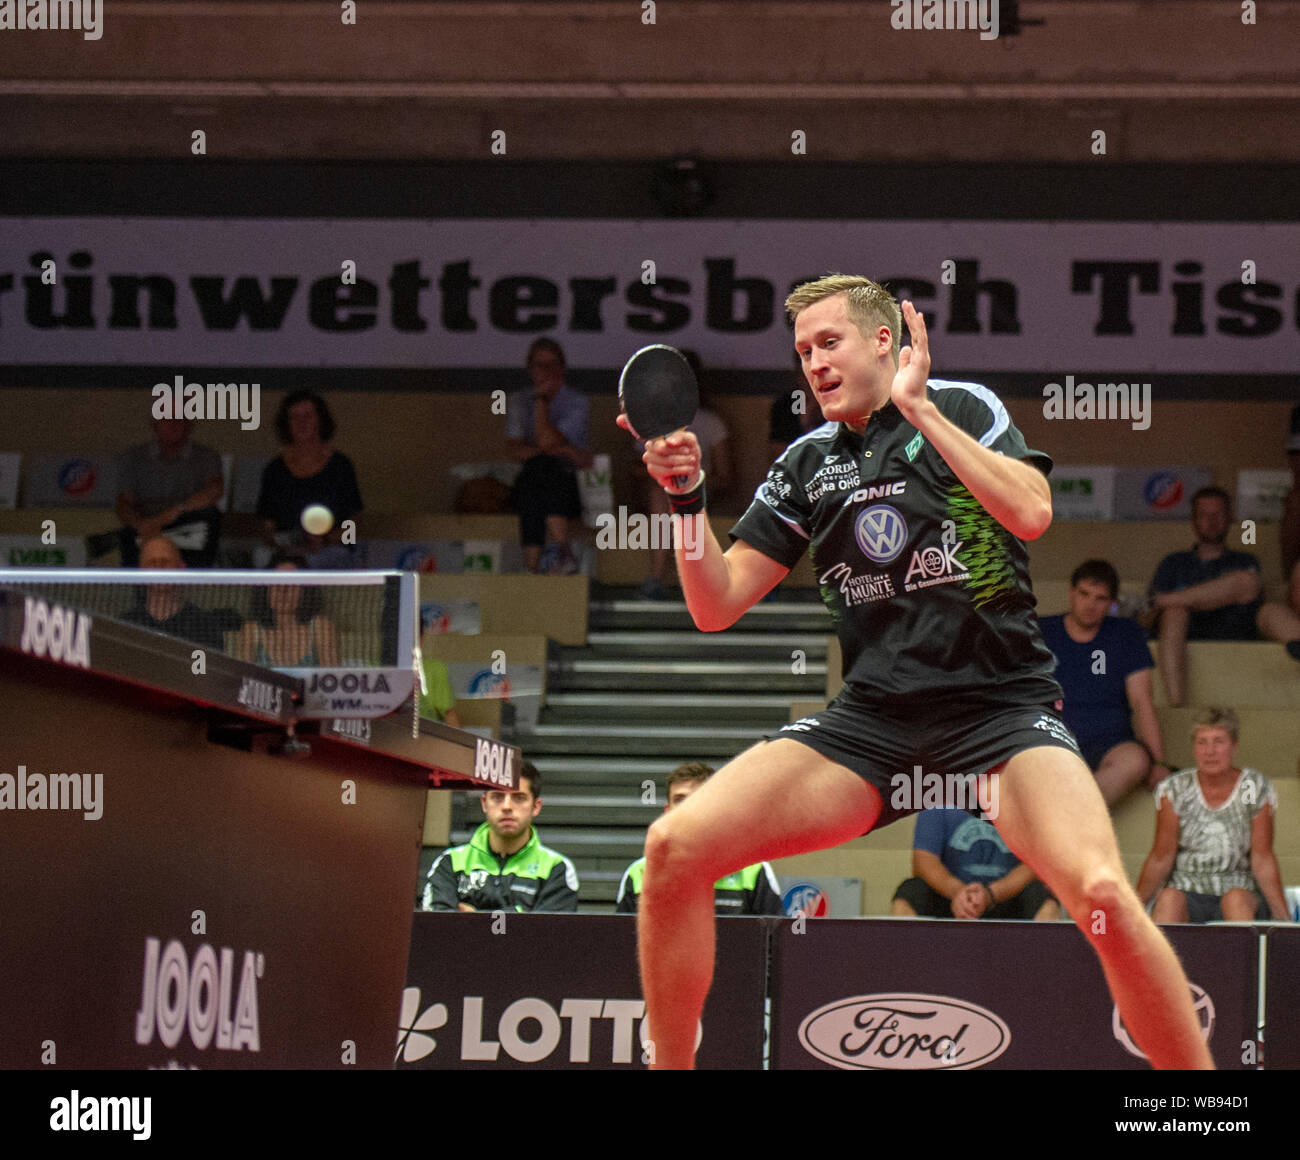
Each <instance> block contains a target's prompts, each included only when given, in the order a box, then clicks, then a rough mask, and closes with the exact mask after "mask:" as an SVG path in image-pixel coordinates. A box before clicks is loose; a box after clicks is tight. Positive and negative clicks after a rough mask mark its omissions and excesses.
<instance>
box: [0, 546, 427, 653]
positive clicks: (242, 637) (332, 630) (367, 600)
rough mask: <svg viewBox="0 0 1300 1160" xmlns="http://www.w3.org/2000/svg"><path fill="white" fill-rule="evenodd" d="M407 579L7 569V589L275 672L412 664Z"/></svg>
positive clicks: (0, 578) (3, 573)
mask: <svg viewBox="0 0 1300 1160" xmlns="http://www.w3.org/2000/svg"><path fill="white" fill-rule="evenodd" d="M74 576H75V578H73V577H74ZM20 577H21V578H20ZM407 579H408V580H409V579H410V578H409V577H408V578H407ZM402 580H403V577H402V576H401V575H400V574H399V573H392V572H389V573H376V572H341V573H340V572H316V571H292V572H290V571H283V572H276V571H270V572H231V571H226V572H215V571H206V572H199V571H197V570H195V571H187V572H181V571H144V570H135V569H132V570H130V571H126V570H122V571H109V570H103V571H100V570H98V569H95V570H89V571H86V570H83V571H77V572H75V573H74V572H72V571H61V572H57V573H51V572H50V571H42V572H39V573H35V574H34V573H32V572H24V573H16V572H14V571H12V570H8V569H0V583H3V584H5V585H6V586H10V585H12V586H13V587H17V588H21V589H22V590H23V591H24V592H27V593H30V594H32V595H35V596H40V597H43V598H44V599H46V600H50V601H55V602H57V603H59V604H62V605H65V606H68V607H72V608H76V609H79V610H82V611H85V612H89V613H91V614H92V615H93V616H95V617H108V618H110V619H113V620H119V621H124V622H126V623H128V624H135V625H138V626H140V627H142V628H146V629H149V630H151V631H153V632H159V633H162V634H163V635H165V636H169V637H172V638H174V639H178V640H185V641H189V642H190V643H192V644H194V645H196V646H198V647H202V648H212V649H217V650H218V651H221V652H224V653H227V654H228V655H230V656H232V657H236V658H238V659H240V660H246V661H251V662H253V663H255V664H260V665H264V666H267V667H270V668H330V667H344V668H351V667H372V666H403V665H406V666H409V664H410V656H411V653H410V641H408V642H407V647H406V649H405V651H404V654H403V650H402V649H401V648H400V646H399V637H401V635H402V630H403V627H404V625H405V628H406V632H407V633H409V632H410V628H409V624H405V622H407V621H409V619H410V615H408V616H406V617H404V616H403V615H402V611H403V602H404V599H405V598H404V596H403V585H402V583H401V581H402Z"/></svg>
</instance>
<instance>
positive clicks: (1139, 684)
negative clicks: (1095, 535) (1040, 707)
mask: <svg viewBox="0 0 1300 1160" xmlns="http://www.w3.org/2000/svg"><path fill="white" fill-rule="evenodd" d="M1118 596H1119V575H1118V574H1117V573H1116V571H1115V569H1114V567H1113V566H1112V565H1111V564H1110V563H1109V562H1108V561H1106V560H1085V561H1084V562H1083V563H1082V564H1080V565H1079V566H1078V567H1077V568H1076V569H1075V570H1074V575H1072V576H1071V577H1070V611H1069V612H1067V613H1065V614H1064V615H1063V616H1044V617H1042V618H1041V620H1040V621H1039V625H1040V627H1041V628H1042V630H1043V640H1044V641H1046V643H1047V647H1048V648H1050V649H1051V650H1052V652H1053V653H1054V654H1055V656H1056V680H1057V682H1058V683H1059V684H1060V686H1061V689H1062V691H1063V692H1064V693H1065V701H1064V704H1063V707H1062V709H1061V716H1062V717H1063V718H1064V719H1065V723H1066V724H1067V725H1068V726H1069V727H1070V732H1072V733H1073V734H1074V736H1075V737H1076V738H1077V739H1078V741H1079V747H1080V749H1081V750H1082V751H1083V759H1084V761H1086V762H1087V763H1088V765H1089V767H1090V768H1091V769H1092V772H1093V774H1094V775H1095V776H1096V778H1097V786H1098V788H1100V790H1101V796H1102V797H1104V798H1105V799H1106V805H1107V806H1108V807H1110V808H1112V809H1113V808H1114V806H1115V803H1116V802H1118V801H1119V800H1120V799H1121V798H1122V797H1124V795H1125V794H1127V793H1128V792H1129V790H1131V789H1133V788H1134V787H1135V786H1137V785H1140V784H1141V783H1142V782H1143V781H1144V780H1145V781H1146V782H1147V784H1148V785H1149V786H1151V787H1154V786H1155V785H1156V783H1157V782H1159V781H1160V780H1161V779H1162V778H1165V777H1168V776H1169V774H1170V772H1171V767H1170V766H1168V765H1166V764H1165V760H1164V757H1165V751H1164V743H1163V742H1162V741H1161V739H1160V722H1159V721H1158V720H1157V719H1156V707H1155V704H1154V702H1153V701H1152V700H1151V669H1152V664H1151V650H1150V649H1149V648H1148V647H1147V639H1146V634H1145V633H1144V632H1143V631H1142V629H1141V628H1140V627H1139V626H1138V624H1137V622H1136V621H1132V620H1125V619H1123V618H1121V617H1117V616H1107V615H1106V614H1107V612H1108V611H1109V610H1110V606H1111V605H1112V604H1113V603H1114V602H1115V600H1116V599H1117V597H1118ZM1134 726H1136V728H1137V733H1138V737H1139V738H1140V740H1138V739H1135V738H1134V736H1133V730H1134Z"/></svg>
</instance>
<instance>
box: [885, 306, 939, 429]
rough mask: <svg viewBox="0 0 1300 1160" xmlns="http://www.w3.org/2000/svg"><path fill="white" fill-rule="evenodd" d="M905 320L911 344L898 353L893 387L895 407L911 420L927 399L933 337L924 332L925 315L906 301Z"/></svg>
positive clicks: (892, 395) (891, 392)
mask: <svg viewBox="0 0 1300 1160" xmlns="http://www.w3.org/2000/svg"><path fill="white" fill-rule="evenodd" d="M903 320H904V321H905V322H906V323H907V329H908V332H909V333H910V334H911V336H912V345H911V346H905V347H903V349H902V350H901V351H900V352H899V355H898V373H897V374H895V375H894V385H893V386H892V387H891V388H890V394H891V397H892V398H893V400H894V406H896V407H897V408H898V409H899V410H900V411H902V412H903V417H904V418H905V419H908V420H910V419H912V418H913V417H914V416H915V415H916V413H917V411H918V410H919V408H920V407H921V406H922V404H924V403H925V402H926V400H927V398H928V396H927V395H926V393H925V382H926V380H927V379H928V378H929V377H930V340H929V338H927V337H926V333H925V318H924V317H923V316H922V314H921V312H920V311H919V310H917V309H916V307H915V306H913V305H912V304H911V302H904V303H903Z"/></svg>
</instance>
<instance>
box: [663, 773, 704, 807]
mask: <svg viewBox="0 0 1300 1160" xmlns="http://www.w3.org/2000/svg"><path fill="white" fill-rule="evenodd" d="M703 784H704V782H702V781H679V782H677V783H676V784H675V785H674V786H673V788H672V789H670V790H669V791H668V804H667V805H666V806H664V813H667V812H668V811H669V810H670V809H672V808H673V806H679V805H681V804H682V802H684V801H685V800H686V799H687V798H688V797H690V796H691V794H693V793H694V792H695V791H696V790H697V789H699V788H700V786H702V785H703Z"/></svg>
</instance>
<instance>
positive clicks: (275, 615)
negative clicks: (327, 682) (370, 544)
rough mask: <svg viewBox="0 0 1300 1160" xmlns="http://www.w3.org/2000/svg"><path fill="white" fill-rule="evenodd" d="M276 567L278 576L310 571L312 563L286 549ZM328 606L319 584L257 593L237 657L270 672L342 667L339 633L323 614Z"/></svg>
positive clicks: (272, 586) (283, 586) (275, 587)
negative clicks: (302, 570) (279, 573)
mask: <svg viewBox="0 0 1300 1160" xmlns="http://www.w3.org/2000/svg"><path fill="white" fill-rule="evenodd" d="M271 566H272V567H273V568H274V569H275V570H276V571H277V572H295V571H298V570H299V569H302V568H305V567H306V566H307V561H306V560H305V559H304V558H303V557H302V556H297V555H293V554H291V553H287V552H283V551H281V552H278V553H277V554H276V555H275V557H274V558H273V559H272V561H271ZM324 602H325V594H324V592H323V591H322V590H321V588H320V587H319V586H318V585H314V584H268V585H267V586H266V587H265V588H257V589H255V590H254V591H253V607H252V615H251V617H250V618H249V619H248V620H247V621H246V622H245V623H244V626H243V628H242V629H241V630H240V633H239V640H238V643H237V644H236V646H235V655H236V656H237V657H239V659H240V660H245V661H251V662H252V663H253V664H257V665H262V666H263V667H264V668H273V669H311V668H318V667H319V668H336V667H337V666H338V663H339V640H338V633H337V631H336V630H335V628H334V622H333V621H332V620H330V618H329V617H328V616H325V615H324V614H323V613H322V612H321V608H322V607H323V605H324Z"/></svg>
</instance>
